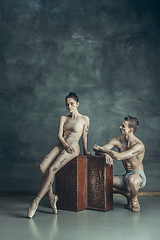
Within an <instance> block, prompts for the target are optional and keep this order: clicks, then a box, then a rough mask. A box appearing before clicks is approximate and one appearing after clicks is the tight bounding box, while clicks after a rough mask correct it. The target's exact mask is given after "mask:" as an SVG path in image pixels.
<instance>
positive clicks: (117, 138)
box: [111, 136, 122, 144]
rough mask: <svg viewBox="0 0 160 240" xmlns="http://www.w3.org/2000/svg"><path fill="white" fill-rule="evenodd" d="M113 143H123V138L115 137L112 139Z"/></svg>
mask: <svg viewBox="0 0 160 240" xmlns="http://www.w3.org/2000/svg"><path fill="white" fill-rule="evenodd" d="M111 141H112V142H114V143H117V144H118V143H122V139H121V136H117V137H114V138H112V139H111Z"/></svg>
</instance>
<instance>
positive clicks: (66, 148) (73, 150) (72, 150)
mask: <svg viewBox="0 0 160 240" xmlns="http://www.w3.org/2000/svg"><path fill="white" fill-rule="evenodd" d="M64 148H65V150H66V152H67V153H69V154H74V153H75V149H74V148H73V147H71V146H69V145H66V146H65V147H64Z"/></svg>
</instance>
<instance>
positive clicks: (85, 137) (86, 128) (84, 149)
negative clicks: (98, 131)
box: [82, 116, 90, 155]
mask: <svg viewBox="0 0 160 240" xmlns="http://www.w3.org/2000/svg"><path fill="white" fill-rule="evenodd" d="M88 130H89V117H87V116H86V119H85V124H84V127H83V133H82V143H83V152H84V155H89V154H90V152H87V134H88Z"/></svg>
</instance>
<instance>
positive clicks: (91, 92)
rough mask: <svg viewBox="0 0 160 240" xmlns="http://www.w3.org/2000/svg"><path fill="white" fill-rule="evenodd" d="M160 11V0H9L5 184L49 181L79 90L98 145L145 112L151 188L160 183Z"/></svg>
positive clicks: (2, 102)
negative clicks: (44, 166)
mask: <svg viewBox="0 0 160 240" xmlns="http://www.w3.org/2000/svg"><path fill="white" fill-rule="evenodd" d="M159 15H160V3H159V1H156V0H152V1H149V0H141V1H140V0H134V1H132V0H130V1H129V0H102V1H100V0H99V1H98V0H92V1H90V0H14V1H10V0H1V1H0V78H1V86H0V87H1V89H0V91H1V97H0V107H1V110H0V113H1V123H0V191H38V190H39V187H40V184H41V175H40V172H39V163H40V162H41V161H42V159H43V158H44V157H45V155H46V154H47V153H48V152H49V151H50V150H51V149H52V148H53V147H54V146H55V145H56V144H57V132H58V121H59V117H60V116H61V115H66V114H68V113H67V110H66V108H65V103H64V99H65V96H66V95H67V94H68V93H69V92H70V91H75V92H76V93H77V94H78V96H79V98H80V106H79V111H80V113H82V114H85V115H87V116H89V118H90V130H89V134H88V150H89V151H91V152H92V153H93V151H92V147H93V145H94V144H95V143H97V144H100V145H101V144H104V143H106V142H107V141H108V140H109V139H110V138H111V137H113V136H116V135H119V134H120V132H119V125H120V123H121V122H122V120H123V117H124V116H125V115H127V114H129V115H131V116H136V117H138V119H139V122H140V128H139V130H138V131H137V136H138V137H139V138H140V139H141V140H142V141H144V143H145V146H146V156H145V159H144V167H145V172H146V175H147V186H146V187H145V188H144V190H145V191H160V181H159V180H160V177H159V171H160V162H159V155H160V146H159V143H160V137H159V128H160V115H159V114H160V113H159V104H160V101H159V85H160V84H159V76H160V64H159V62H160V61H159V57H160V17H159ZM114 173H115V174H118V173H119V174H122V173H124V171H123V168H122V164H121V162H116V161H115V162H114Z"/></svg>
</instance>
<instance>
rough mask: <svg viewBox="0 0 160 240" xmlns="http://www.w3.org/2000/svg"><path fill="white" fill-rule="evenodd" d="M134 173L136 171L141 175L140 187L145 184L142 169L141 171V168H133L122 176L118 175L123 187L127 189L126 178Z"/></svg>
mask: <svg viewBox="0 0 160 240" xmlns="http://www.w3.org/2000/svg"><path fill="white" fill-rule="evenodd" d="M134 173H138V174H139V175H140V176H141V178H142V185H141V187H140V188H143V187H144V186H145V185H146V176H145V173H144V171H142V170H133V171H129V172H126V174H124V175H122V176H118V177H119V179H120V181H121V183H122V185H123V187H124V188H125V189H127V185H126V180H127V178H128V177H129V176H130V175H132V174H134Z"/></svg>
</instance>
